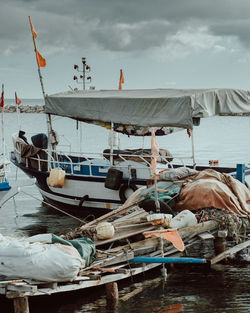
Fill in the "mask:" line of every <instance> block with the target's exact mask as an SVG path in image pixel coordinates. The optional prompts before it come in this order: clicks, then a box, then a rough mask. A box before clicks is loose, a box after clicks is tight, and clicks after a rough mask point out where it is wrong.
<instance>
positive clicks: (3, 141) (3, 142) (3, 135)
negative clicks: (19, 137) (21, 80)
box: [2, 84, 6, 174]
mask: <svg viewBox="0 0 250 313" xmlns="http://www.w3.org/2000/svg"><path fill="white" fill-rule="evenodd" d="M3 92H4V84H2V93H3ZM3 101H4V100H3ZM2 148H3V172H4V174H5V157H6V149H5V134H4V105H3V106H2Z"/></svg>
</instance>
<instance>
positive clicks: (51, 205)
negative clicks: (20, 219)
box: [20, 190, 86, 224]
mask: <svg viewBox="0 0 250 313" xmlns="http://www.w3.org/2000/svg"><path fill="white" fill-rule="evenodd" d="M20 191H21V192H23V193H24V194H26V195H28V196H30V197H31V198H33V199H35V200H38V201H41V199H39V198H37V197H35V196H33V195H31V194H29V193H27V192H25V191H23V190H20ZM43 202H44V203H45V204H46V205H49V206H50V207H52V208H53V209H55V210H57V211H60V212H61V213H64V214H66V215H68V216H70V217H72V218H74V219H75V220H78V221H80V222H81V223H82V224H84V223H86V222H85V221H83V220H81V219H80V218H78V217H75V216H74V215H71V214H69V213H68V212H65V211H63V210H61V209H59V208H57V207H56V206H54V205H53V204H50V203H48V202H46V201H43Z"/></svg>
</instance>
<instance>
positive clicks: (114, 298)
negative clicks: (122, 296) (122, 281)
mask: <svg viewBox="0 0 250 313" xmlns="http://www.w3.org/2000/svg"><path fill="white" fill-rule="evenodd" d="M105 288H106V297H107V303H108V304H109V305H112V306H113V305H116V304H117V303H118V300H119V293H118V285H117V283H116V282H113V283H107V284H105Z"/></svg>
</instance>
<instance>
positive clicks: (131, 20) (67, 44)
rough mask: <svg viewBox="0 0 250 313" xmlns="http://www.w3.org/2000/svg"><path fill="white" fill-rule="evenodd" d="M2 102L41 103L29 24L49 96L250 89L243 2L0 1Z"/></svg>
mask: <svg viewBox="0 0 250 313" xmlns="http://www.w3.org/2000/svg"><path fill="white" fill-rule="evenodd" d="M0 4H1V7H0V47H1V48H0V84H4V86H5V97H6V98H14V93H15V91H16V92H17V94H18V97H19V98H42V92H41V87H40V81H39V77H38V71H37V65H36V60H35V54H34V47H33V41H32V36H31V32H30V26H29V21H28V16H31V20H32V23H33V25H34V27H35V30H36V32H37V33H38V37H37V39H36V44H37V49H38V50H39V52H40V53H41V54H42V55H43V57H44V58H45V59H46V61H47V66H46V67H45V68H41V73H42V77H43V81H44V88H45V92H46V93H47V94H54V93H57V92H61V91H67V90H69V89H70V88H79V89H81V88H82V83H80V82H79V83H77V82H76V81H74V80H73V76H74V75H78V76H79V74H80V73H77V71H75V70H74V64H77V65H79V67H80V68H81V59H82V57H86V59H87V64H88V65H89V66H90V67H91V72H90V73H89V76H91V77H92V81H91V83H90V84H87V85H86V87H87V88H89V87H90V86H94V87H95V88H96V89H117V88H118V83H119V75H120V69H122V70H123V74H124V80H125V82H124V84H123V89H145V88H239V89H248V88H249V86H250V31H249V30H250V15H249V12H250V1H249V0H237V1H236V0H209V1H208V0H60V1H58V0H0Z"/></svg>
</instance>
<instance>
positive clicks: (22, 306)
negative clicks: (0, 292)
mask: <svg viewBox="0 0 250 313" xmlns="http://www.w3.org/2000/svg"><path fill="white" fill-rule="evenodd" d="M13 303H14V312H15V313H29V311H30V310H29V299H28V297H19V298H14V299H13Z"/></svg>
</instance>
